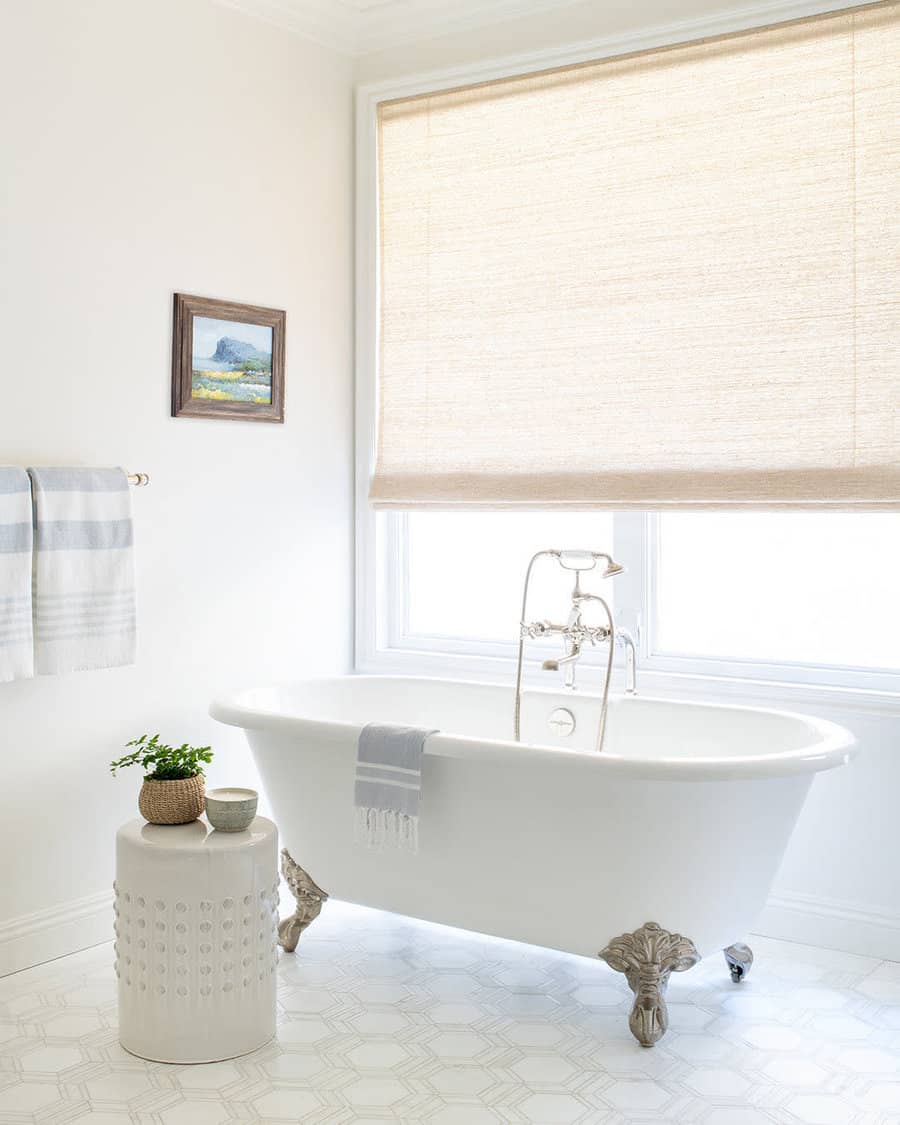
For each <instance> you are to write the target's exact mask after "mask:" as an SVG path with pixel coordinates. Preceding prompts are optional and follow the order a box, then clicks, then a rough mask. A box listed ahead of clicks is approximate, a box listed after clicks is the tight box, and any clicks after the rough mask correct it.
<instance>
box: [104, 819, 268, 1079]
mask: <svg viewBox="0 0 900 1125" xmlns="http://www.w3.org/2000/svg"><path fill="white" fill-rule="evenodd" d="M277 857H278V830H277V829H276V828H275V825H274V824H273V823H272V822H271V821H270V820H266V819H265V818H264V817H257V818H256V820H254V821H253V823H252V824H251V825H250V827H249V828H248V829H247V830H246V831H244V832H216V831H214V830H213V829H212V828H210V827H209V825H208V824H207V823H206V822H205V821H201V820H196V821H194V822H193V823H192V824H178V825H172V826H167V825H166V826H164V825H158V824H146V823H145V822H144V821H142V820H132V821H130V822H129V823H128V824H125V825H123V826H122V827H121V828H120V829H119V831H118V833H117V835H116V882H115V893H116V906H115V909H116V975H117V976H118V978H119V1040H120V1042H121V1044H122V1046H123V1047H124V1048H125V1050H126V1051H130V1052H131V1054H133V1055H139V1056H140V1057H141V1058H143V1059H152V1060H154V1061H156V1062H173V1063H195V1062H215V1061H217V1060H219V1059H230V1058H234V1057H235V1056H237V1055H245V1054H247V1052H248V1051H253V1050H255V1049H256V1048H257V1047H261V1046H262V1045H263V1044H264V1043H267V1042H268V1041H269V1040H270V1039H271V1038H272V1036H273V1035H274V1034H275V968H276V965H277V963H278V944H277V942H278V868H277Z"/></svg>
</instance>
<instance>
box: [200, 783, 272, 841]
mask: <svg viewBox="0 0 900 1125" xmlns="http://www.w3.org/2000/svg"><path fill="white" fill-rule="evenodd" d="M258 801H259V794H258V793H257V792H256V790H255V789H235V788H234V787H231V786H230V787H229V788H227V789H209V790H207V793H206V819H207V820H208V821H209V823H210V824H211V825H212V826H213V828H216V829H218V831H219V832H243V831H244V829H245V828H249V827H250V825H251V824H252V823H253V818H254V817H255V816H256V805H257V802H258Z"/></svg>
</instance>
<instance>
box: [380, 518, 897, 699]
mask: <svg viewBox="0 0 900 1125" xmlns="http://www.w3.org/2000/svg"><path fill="white" fill-rule="evenodd" d="M374 524H377V532H376V535H377V539H378V541H379V543H380V547H381V550H380V554H381V559H382V566H381V572H380V581H379V583H378V590H377V597H378V601H379V608H380V611H381V613H380V617H381V619H382V621H383V622H385V623H386V625H385V627H384V628H383V629H382V630H380V631H379V635H378V636H377V637H375V636H374V635H373V636H372V644H371V645H369V646H368V649H367V651H363V652H362V653H361V664H362V666H363V667H364V668H366V669H367V670H373V669H377V668H381V669H385V668H390V669H391V670H396V669H403V670H407V671H409V672H410V673H415V672H420V673H421V672H422V671H427V670H428V669H429V666H428V665H427V664H423V660H426V661H427V660H434V661H436V662H437V665H436V666H437V667H439V668H440V670H441V671H443V670H445V669H446V668H447V664H449V670H450V671H452V672H454V674H461V675H468V674H475V675H478V674H481V673H487V674H494V675H496V674H497V673H503V672H509V671H510V670H511V667H512V663H511V662H512V660H513V659H514V656H515V652H516V645H517V641H518V623H519V616H520V610H521V597H522V583H523V580H524V575H525V568H526V566H527V564H528V561H529V559H530V558H531V556H532V555H533V554H534V553H535V552H536V551H538V550H541V549H544V548H546V547H562V548H591V549H594V550H608V551H610V552H611V553H612V554H613V556H614V557H615V558H616V559H617V561H620V562H622V563H624V564H625V565H626V567H627V571H626V573H625V574H623V575H621V576H619V577H617V578H615V579H612V580H608V581H606V582H604V583H603V584H602V593H603V594H604V596H605V597H607V598H608V600H609V601H610V604H611V607H612V609H613V613H614V617H615V619H616V622H617V625H618V626H619V627H625V628H628V629H629V630H630V631H631V632H632V633H633V634H634V635H635V636H636V637H637V638H638V640H639V649H640V653H641V659H640V667H641V673H642V674H643V675H645V676H646V674H647V673H648V672H649V673H656V674H658V675H666V674H671V673H680V674H693V675H697V674H701V675H706V676H714V677H717V678H726V679H727V678H728V677H733V678H739V679H741V680H747V679H751V680H753V679H759V680H766V681H772V680H776V681H782V682H784V683H803V684H813V685H816V684H823V685H833V686H837V687H845V688H850V689H870V690H879V691H892V692H893V691H900V596H898V590H897V586H898V579H897V560H898V559H900V516H898V515H895V514H892V513H846V514H845V513H837V512H822V513H806V512H795V513H787V512H783V513H763V512H746V513H726V512H684V513H662V514H658V515H642V514H636V513H618V514H615V515H613V514H610V513H603V512H412V513H399V512H383V513H379V514H378V516H377V520H375V521H374ZM374 524H373V526H374ZM585 588H586V589H592V590H593V589H597V588H598V587H597V580H596V579H595V578H591V577H586V579H585ZM570 589H571V575H568V574H566V573H565V572H563V571H562V570H561V569H559V568H558V567H556V566H555V565H554V564H553V563H552V562H547V563H545V564H542V565H540V566H539V567H538V568H537V569H536V571H535V576H534V580H533V583H532V589H531V595H530V601H529V608H528V617H529V619H531V620H536V619H542V618H548V619H552V620H559V618H560V615H561V614H562V613H564V612H565V608H566V605H567V601H566V598H567V595H568V592H569V590H570ZM598 620H599V619H598ZM554 643H555V642H554V641H552V640H547V641H544V642H538V643H537V647H531V646H529V652H530V656H531V658H532V659H533V660H538V659H544V658H545V657H546V656H547V655H548V653H549V652H550V650H551V649H552V647H553V645H554ZM542 645H543V647H541V646H542ZM604 659H605V650H603V651H601V650H600V649H597V650H596V651H595V652H592V651H589V652H588V653H587V654H586V656H585V658H584V660H583V662H582V663H583V664H584V665H585V667H586V668H587V669H588V670H589V669H590V667H591V665H592V664H593V665H601V664H602V662H603V660H604ZM619 659H620V660H621V655H620V657H619ZM442 661H445V662H446V663H442ZM498 661H500V662H506V663H499V664H498V663H497V662H498Z"/></svg>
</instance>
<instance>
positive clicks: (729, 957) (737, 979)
mask: <svg viewBox="0 0 900 1125" xmlns="http://www.w3.org/2000/svg"><path fill="white" fill-rule="evenodd" d="M724 952H725V960H726V961H727V962H728V968H729V971H730V972H731V979H732V980H733V981H734V983H735V984H740V983H741V981H742V980H743V979H744V977H745V976H746V975H747V974H748V973H749V972H750V966H751V965H752V964H753V950H752V949H751V948H750V946H749V945H744V943H743V942H742V941H739V942H737V944H736V945H729V947H728V948H727V949H726V950H725V951H724Z"/></svg>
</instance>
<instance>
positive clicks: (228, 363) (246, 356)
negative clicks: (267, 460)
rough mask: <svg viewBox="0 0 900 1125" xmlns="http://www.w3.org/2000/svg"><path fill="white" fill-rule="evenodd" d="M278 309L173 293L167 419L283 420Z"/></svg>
mask: <svg viewBox="0 0 900 1125" xmlns="http://www.w3.org/2000/svg"><path fill="white" fill-rule="evenodd" d="M284 320H285V314H284V312H283V310H281V309H266V308H262V307H261V306H258V305H242V304H238V303H236V302H235V301H216V300H211V299H209V298H208V297H191V296H189V295H188V294H186V293H176V294H175V316H174V321H173V332H172V417H173V418H243V419H245V420H246V421H254V422H283V421H284Z"/></svg>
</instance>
